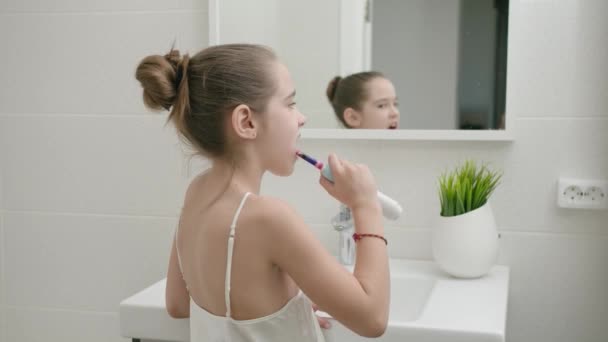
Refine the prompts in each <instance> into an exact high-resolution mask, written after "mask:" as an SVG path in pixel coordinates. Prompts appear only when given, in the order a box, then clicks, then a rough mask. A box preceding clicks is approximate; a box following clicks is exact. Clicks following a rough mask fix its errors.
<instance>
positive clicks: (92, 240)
mask: <svg viewBox="0 0 608 342" xmlns="http://www.w3.org/2000/svg"><path fill="white" fill-rule="evenodd" d="M176 223H177V219H176V218H144V217H134V216H105V215H80V214H78V215H74V214H38V213H31V212H25V213H18V212H11V211H8V212H7V213H6V217H5V224H4V225H5V239H6V241H7V244H6V245H5V252H4V253H5V255H6V270H5V274H6V294H7V303H6V305H8V306H13V307H28V308H33V307H35V308H53V309H65V310H77V311H98V312H115V311H116V310H117V308H118V303H119V302H120V301H121V300H122V299H124V298H126V297H128V296H130V295H132V294H134V293H136V292H137V291H139V290H141V289H142V288H144V287H146V286H149V285H150V284H153V283H155V282H156V281H158V280H159V279H162V278H163V277H164V275H165V274H166V271H167V264H168V260H169V259H168V258H169V252H170V247H171V237H172V236H173V229H174V227H175V225H176Z"/></svg>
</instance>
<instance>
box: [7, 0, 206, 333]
mask: <svg viewBox="0 0 608 342" xmlns="http://www.w3.org/2000/svg"><path fill="white" fill-rule="evenodd" d="M207 17H208V14H207V3H206V1H204V2H201V1H196V0H191V1H189V0H175V1H160V0H152V1H145V2H143V1H137V0H120V1H119V0H113V1H103V2H100V1H93V0H84V1H77V2H75V1H68V0H53V1H35V0H26V1H23V0H7V1H2V2H0V44H2V45H3V46H4V48H3V51H4V52H3V53H2V54H1V56H0V156H1V160H0V175H1V176H0V184H2V191H1V193H0V194H1V195H2V197H3V202H2V206H1V207H0V209H2V210H1V211H0V213H1V214H2V216H3V217H2V226H1V228H0V232H2V233H3V234H1V235H0V241H1V242H2V245H1V247H0V248H1V252H2V253H0V256H2V257H1V259H2V261H3V270H4V278H3V280H2V282H1V283H0V284H1V285H0V289H2V293H5V294H6V297H5V298H6V303H5V305H2V306H1V311H2V316H5V317H6V325H3V326H0V331H1V333H2V335H6V338H5V339H4V340H3V341H6V342H33V341H45V342H51V341H53V342H54V341H61V342H75V341H91V342H93V341H97V342H110V341H127V339H124V338H121V337H120V336H119V324H118V304H119V302H120V301H121V300H122V299H124V298H126V297H128V296H130V295H131V294H133V293H135V292H137V291H139V290H140V289H142V288H144V287H146V286H148V285H150V284H151V283H153V282H155V281H157V280H159V279H160V278H162V277H163V275H164V274H165V272H166V265H167V260H168V255H169V247H170V241H171V236H172V232H173V228H174V226H175V223H176V216H177V213H178V208H179V201H180V200H181V195H182V191H183V189H184V186H185V185H186V179H187V175H186V173H185V171H183V170H182V169H184V167H185V166H187V164H186V162H185V161H182V156H181V150H180V148H179V145H178V141H177V139H176V138H175V134H174V132H173V130H172V128H171V127H170V126H167V127H165V126H164V124H165V120H166V117H165V115H157V114H154V113H149V112H148V111H146V110H145V108H144V107H143V105H142V100H141V88H140V87H139V85H138V84H137V82H136V80H135V79H134V77H133V76H134V71H135V66H136V65H137V63H138V61H139V60H140V59H141V58H143V57H144V56H145V55H147V54H152V53H161V54H164V53H166V52H167V51H168V50H169V48H170V47H171V44H172V43H173V41H174V40H176V46H178V47H179V48H182V49H185V50H190V51H196V50H198V49H201V48H202V47H204V46H207V44H208V43H207V42H208V39H207V32H208V29H207V22H208V21H207Z"/></svg>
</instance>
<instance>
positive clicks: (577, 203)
mask: <svg viewBox="0 0 608 342" xmlns="http://www.w3.org/2000/svg"><path fill="white" fill-rule="evenodd" d="M557 205H558V206H560V207H562V208H577V209H608V180H598V179H576V178H560V179H559V181H558V182H557Z"/></svg>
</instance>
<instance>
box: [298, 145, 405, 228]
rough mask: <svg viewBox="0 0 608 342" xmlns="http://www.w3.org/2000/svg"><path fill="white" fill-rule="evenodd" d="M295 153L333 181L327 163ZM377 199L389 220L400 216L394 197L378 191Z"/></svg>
mask: <svg viewBox="0 0 608 342" xmlns="http://www.w3.org/2000/svg"><path fill="white" fill-rule="evenodd" d="M296 155H297V156H298V157H300V158H302V159H304V160H306V161H307V162H308V163H309V164H311V165H313V166H314V167H316V168H317V169H319V170H321V174H322V175H323V177H324V178H325V179H327V180H328V181H330V182H332V183H333V182H334V176H333V175H332V174H331V169H330V167H329V165H323V163H322V162H320V161H317V160H316V159H315V158H313V157H311V156H309V155H306V154H304V153H302V152H300V151H297V152H296ZM378 201H379V202H380V206H381V207H382V214H383V215H384V217H386V218H387V219H389V220H396V219H398V218H399V216H401V213H402V212H403V209H402V208H401V205H399V203H398V202H397V201H395V200H394V199H392V198H390V197H388V196H387V195H385V194H383V193H382V192H380V191H378Z"/></svg>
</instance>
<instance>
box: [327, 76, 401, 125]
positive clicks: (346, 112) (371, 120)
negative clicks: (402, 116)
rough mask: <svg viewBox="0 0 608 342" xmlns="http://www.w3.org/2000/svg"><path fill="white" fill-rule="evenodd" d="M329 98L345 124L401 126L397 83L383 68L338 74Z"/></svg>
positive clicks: (338, 117)
mask: <svg viewBox="0 0 608 342" xmlns="http://www.w3.org/2000/svg"><path fill="white" fill-rule="evenodd" d="M327 98H328V100H329V103H330V104H331V106H332V108H333V110H334V113H335V114H336V120H338V121H339V122H340V124H341V125H342V126H343V127H345V128H359V129H397V128H399V108H398V106H399V105H398V102H397V94H396V92H395V86H394V85H393V83H392V82H391V81H390V80H389V79H388V78H386V77H385V76H384V75H383V74H382V73H380V72H375V71H366V72H359V73H355V74H352V75H348V76H347V77H344V78H342V77H340V76H336V77H334V78H333V79H332V80H331V81H330V82H329V85H328V86H327Z"/></svg>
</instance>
